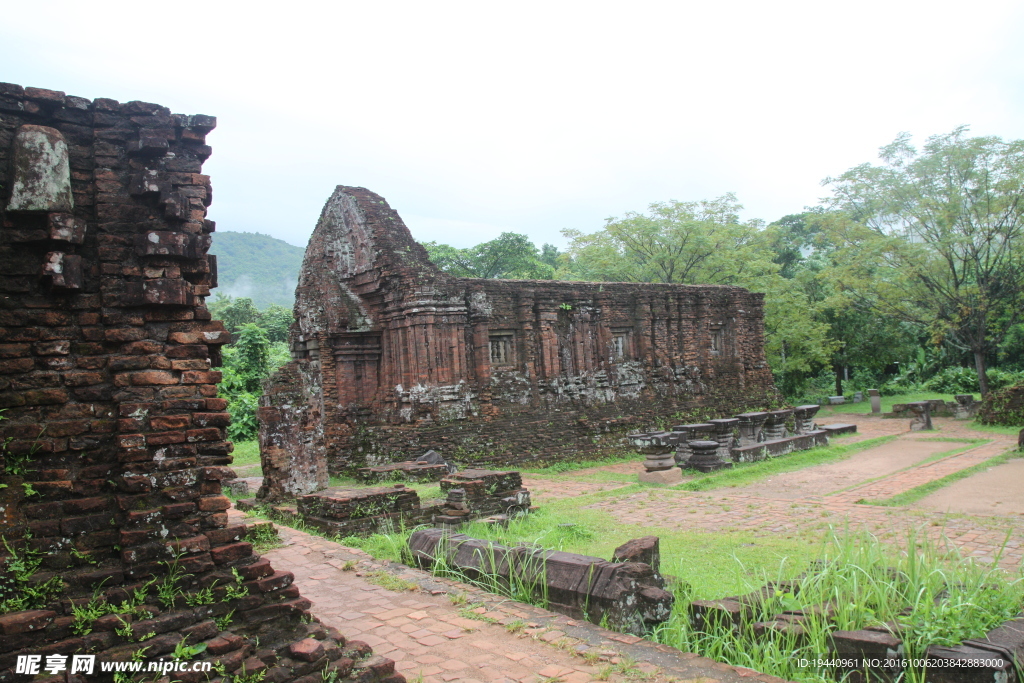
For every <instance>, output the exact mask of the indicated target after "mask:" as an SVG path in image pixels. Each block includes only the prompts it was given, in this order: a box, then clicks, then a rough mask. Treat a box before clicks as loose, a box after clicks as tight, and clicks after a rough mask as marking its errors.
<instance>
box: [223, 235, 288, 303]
mask: <svg viewBox="0 0 1024 683" xmlns="http://www.w3.org/2000/svg"><path fill="white" fill-rule="evenodd" d="M305 252H306V250H305V249H303V248H302V247H296V246H294V245H291V244H288V243H287V242H285V241H283V240H279V239H276V238H274V237H271V236H270V235H261V234H259V233H254V232H215V233H213V246H211V247H210V253H211V254H216V255H217V281H218V283H219V285H220V286H219V287H218V288H217V289H215V290H213V294H214V296H216V294H217V293H218V292H220V293H222V294H224V295H226V296H233V297H243V296H245V297H249V298H250V299H252V301H253V303H254V304H256V307H257V308H260V309H264V308H266V307H267V306H269V305H270V304H280V305H282V306H285V307H287V308H291V307H292V305H293V304H294V303H295V285H296V284H297V283H298V281H299V269H300V268H301V267H302V255H303V254H304V253H305Z"/></svg>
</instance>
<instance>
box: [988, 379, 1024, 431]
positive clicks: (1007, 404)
mask: <svg viewBox="0 0 1024 683" xmlns="http://www.w3.org/2000/svg"><path fill="white" fill-rule="evenodd" d="M978 420H979V421H980V422H981V423H982V424H987V425H1005V426H1008V427H1020V426H1024V383H1021V384H1018V385H1016V386H1012V387H1005V388H1003V389H998V390H996V391H990V392H989V394H988V396H986V397H985V398H984V399H982V402H981V409H980V410H979V411H978Z"/></svg>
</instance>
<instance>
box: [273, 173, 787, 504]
mask: <svg viewBox="0 0 1024 683" xmlns="http://www.w3.org/2000/svg"><path fill="white" fill-rule="evenodd" d="M762 300H763V295H761V294H754V293H751V292H749V291H747V290H745V289H742V288H739V287H726V286H687V285H668V284H624V283H589V282H561V281H540V280H537V281H533V280H530V281H524V280H483V279H467V278H456V277H453V276H451V275H449V274H447V273H444V272H442V271H440V270H438V269H437V268H436V267H435V266H434V265H433V264H432V263H431V262H430V261H429V260H428V258H427V254H426V251H425V250H424V249H423V247H422V246H420V245H419V244H418V243H416V241H415V240H413V238H412V235H411V234H410V233H409V230H408V229H407V228H406V227H405V225H404V224H403V223H402V219H401V218H400V217H399V216H398V214H397V213H396V212H395V211H394V210H392V209H391V208H390V207H389V206H388V205H387V202H385V201H384V200H383V199H382V198H381V197H380V196H378V195H376V194H374V193H372V192H370V191H369V190H366V189H364V188H355V187H344V186H339V187H338V188H337V189H336V190H335V192H334V194H333V195H332V196H331V198H330V199H329V200H328V201H327V204H326V205H325V206H324V210H323V213H322V214H321V216H320V220H319V222H318V223H317V226H316V229H315V231H314V233H313V236H312V238H311V239H310V241H309V246H308V247H307V249H306V256H305V260H304V262H303V266H302V271H301V274H300V276H299V286H298V288H297V289H296V303H295V316H296V320H295V323H294V324H293V326H292V332H291V346H292V355H293V359H294V360H293V361H292V362H291V363H290V364H288V365H286V366H285V367H284V368H282V369H281V370H280V371H278V373H277V374H276V375H275V376H274V377H272V378H271V380H270V381H269V382H268V384H267V387H266V394H265V395H264V396H263V398H262V400H261V406H262V407H261V408H260V411H259V415H260V423H261V424H260V447H261V452H262V454H263V470H264V475H265V479H264V486H263V489H262V490H261V493H260V496H261V497H265V498H266V497H270V498H277V497H281V496H285V495H299V494H305V493H309V492H311V491H314V490H317V489H319V488H323V487H324V486H326V484H327V475H328V469H330V470H332V471H341V470H352V469H354V468H356V467H362V466H366V465H376V464H381V463H386V462H391V461H394V460H406V459H408V458H410V457H413V456H416V455H419V454H420V453H422V452H423V451H425V450H427V449H435V450H438V451H440V452H441V453H442V455H444V456H445V457H446V458H449V459H454V460H455V461H456V462H459V463H460V464H473V465H479V466H483V465H493V466H504V465H511V464H515V463H518V462H523V461H528V460H532V459H544V458H558V457H566V456H567V455H572V456H578V455H579V454H583V453H586V452H587V451H591V450H593V449H594V448H596V447H597V446H598V445H600V444H601V443H602V442H607V441H608V438H609V434H610V433H616V434H618V433H621V432H624V431H627V430H629V429H632V428H635V427H637V426H641V425H644V424H650V423H652V422H653V421H655V420H657V419H665V418H668V417H669V416H671V415H673V414H677V415H678V414H681V413H686V412H687V411H693V410H694V409H697V408H702V409H707V410H708V411H710V412H721V413H723V414H724V413H728V414H730V415H731V414H732V413H733V412H740V411H741V410H742V409H744V408H759V407H763V406H764V404H765V402H766V400H768V399H771V398H774V396H775V388H774V385H773V383H772V376H771V373H770V371H769V368H768V366H767V364H766V362H765V358H764V348H763V340H762V331H763V317H762ZM730 411H731V412H730Z"/></svg>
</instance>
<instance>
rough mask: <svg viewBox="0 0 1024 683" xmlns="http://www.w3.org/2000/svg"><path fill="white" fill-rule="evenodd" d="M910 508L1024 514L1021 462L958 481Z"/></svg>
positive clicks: (974, 512) (990, 513)
mask: <svg viewBox="0 0 1024 683" xmlns="http://www.w3.org/2000/svg"><path fill="white" fill-rule="evenodd" d="M911 507H915V508H919V509H922V510H934V511H935V512H960V513H964V514H968V515H1000V516H1005V515H1024V459H1017V460H1011V461H1009V462H1005V463H1003V464H1002V465H997V466H995V467H990V468H988V469H987V470H985V471H983V472H978V473H977V474H974V475H972V476H970V477H968V478H966V479H961V480H960V481H958V482H956V483H954V484H950V485H949V486H946V487H945V488H941V489H939V490H938V491H936V492H935V493H933V494H931V495H929V496H925V497H924V498H922V499H921V500H919V501H917V502H916V503H915V504H914V505H912V506H911Z"/></svg>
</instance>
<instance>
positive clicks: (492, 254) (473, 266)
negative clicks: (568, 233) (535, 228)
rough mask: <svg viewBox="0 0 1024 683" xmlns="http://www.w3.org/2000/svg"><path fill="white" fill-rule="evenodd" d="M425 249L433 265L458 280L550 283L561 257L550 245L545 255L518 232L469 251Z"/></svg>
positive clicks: (435, 245)
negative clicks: (491, 279)
mask: <svg viewBox="0 0 1024 683" xmlns="http://www.w3.org/2000/svg"><path fill="white" fill-rule="evenodd" d="M423 246H424V247H425V248H426V250H427V254H429V256H430V260H431V261H433V262H434V265H436V266H437V267H438V268H440V269H441V270H444V271H447V272H449V273H451V274H452V275H456V276H458V277H480V278H506V279H508V278H513V279H526V280H550V279H552V278H553V277H554V273H555V268H554V263H552V262H553V261H554V260H555V259H556V258H557V255H558V250H557V249H555V248H554V247H552V246H551V245H547V244H546V245H544V252H543V254H542V253H541V252H540V251H539V250H538V249H537V247H536V245H534V243H533V242H531V241H530V238H529V237H527V236H526V235H521V234H519V233H515V232H503V233H501V235H499V236H498V238H497V239H493V240H491V241H490V242H481V243H480V244H478V245H476V246H475V247H469V248H467V249H459V248H457V247H453V246H450V245H447V244H439V243H437V242H424V243H423ZM552 250H553V251H552Z"/></svg>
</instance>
